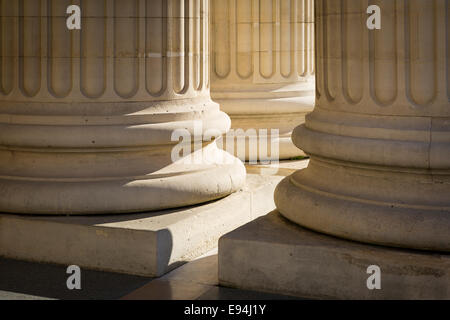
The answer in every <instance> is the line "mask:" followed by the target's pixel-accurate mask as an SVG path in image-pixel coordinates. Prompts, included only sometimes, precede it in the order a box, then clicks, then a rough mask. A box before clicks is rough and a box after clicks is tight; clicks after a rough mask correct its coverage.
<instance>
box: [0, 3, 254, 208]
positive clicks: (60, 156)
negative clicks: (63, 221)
mask: <svg viewBox="0 0 450 320" xmlns="http://www.w3.org/2000/svg"><path fill="white" fill-rule="evenodd" d="M208 3H209V1H207V0H189V1H184V0H167V1H164V0H84V1H80V0H76V1H69V0H21V1H19V0H14V1H12V0H2V1H0V6H1V7H0V8H1V10H0V30H1V31H0V132H1V134H0V190H2V192H1V195H0V211H3V212H19V213H64V214H66V213H68V214H85V213H116V212H133V211H144V210H156V209H163V208H170V207H178V206H184V205H191V204H196V203H200V202H204V201H209V200H212V199H216V198H219V197H222V196H225V195H227V194H229V193H231V192H233V191H235V190H236V189H237V188H238V187H239V186H240V185H241V184H242V182H243V181H244V176H245V169H244V168H243V166H242V165H241V164H239V163H238V162H237V161H236V162H233V161H224V159H225V158H226V157H227V155H226V154H224V153H221V154H220V155H223V157H222V159H221V161H223V162H221V163H218V162H215V160H211V161H208V163H192V164H187V163H186V162H183V163H181V162H180V163H179V162H174V161H173V159H172V155H171V151H172V149H173V147H174V145H175V144H176V143H177V142H176V141H172V133H173V131H174V130H176V129H179V128H184V129H186V130H188V131H189V132H190V133H192V134H193V133H194V130H196V129H195V127H196V126H197V127H198V125H200V127H201V130H202V131H201V132H200V133H202V132H205V131H207V130H208V129H212V128H213V129H215V130H218V131H220V132H222V133H225V132H226V131H227V130H228V129H229V126H230V120H229V118H228V117H227V116H226V115H225V114H224V113H223V112H220V111H219V106H218V105H217V104H216V103H214V102H212V101H211V99H210V95H209V70H208V69H209V68H208V63H209V62H208V56H209V54H208V50H207V48H208V31H209V26H208V19H207V17H208V12H209V7H208ZM72 4H75V5H80V6H81V10H82V24H81V25H82V28H81V30H72V31H70V30H68V28H67V27H66V19H67V15H66V8H67V7H68V6H69V5H72ZM197 134H198V132H197ZM196 138H197V139H198V137H196ZM200 139H201V137H200ZM203 147H204V148H203V149H202V150H201V151H202V152H203V155H204V157H205V159H208V158H212V159H216V158H217V155H218V154H217V152H218V151H217V150H216V145H215V142H214V140H212V141H211V142H204V144H203ZM209 154H211V157H209ZM219 158H220V157H219ZM228 160H230V159H228ZM231 160H232V159H231ZM223 163H225V164H223ZM230 177H231V179H230Z"/></svg>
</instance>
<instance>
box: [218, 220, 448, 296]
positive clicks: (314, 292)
mask: <svg viewBox="0 0 450 320" xmlns="http://www.w3.org/2000/svg"><path fill="white" fill-rule="evenodd" d="M372 265H376V266H378V267H380V270H381V274H380V275H381V278H380V279H381V282H380V283H381V289H380V290H376V289H375V290H369V289H368V287H367V280H368V278H369V277H370V275H371V274H368V273H367V268H368V267H369V266H372ZM219 282H220V284H221V285H223V286H228V287H234V288H239V289H246V290H256V291H264V292H271V293H278V294H287V295H293V296H298V297H301V298H312V299H357V300H359V299H370V300H378V299H380V300H381V299H385V300H398V299H400V300H403V299H408V300H409V299H445V300H447V299H450V256H449V255H448V254H438V253H433V252H423V251H415V250H403V249H392V248H386V247H381V246H374V245H366V244H361V243H358V242H352V241H347V240H342V239H338V238H335V237H330V236H326V235H322V234H319V233H316V232H313V231H310V230H307V229H305V228H302V227H300V226H298V225H296V224H294V223H291V222H289V221H288V220H286V219H285V218H283V217H282V216H281V215H280V214H279V213H278V212H276V211H274V212H272V213H270V214H269V215H266V216H263V217H261V218H258V219H256V220H255V221H252V222H250V223H249V224H247V225H245V226H243V227H240V228H238V229H237V230H235V231H233V232H231V233H229V234H227V235H225V236H223V237H222V238H221V239H220V241H219Z"/></svg>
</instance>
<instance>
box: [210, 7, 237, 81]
mask: <svg viewBox="0 0 450 320" xmlns="http://www.w3.org/2000/svg"><path fill="white" fill-rule="evenodd" d="M231 1H232V0H212V12H213V14H212V25H213V32H214V34H213V35H212V42H213V44H212V45H213V46H214V56H213V57H212V58H213V59H214V72H215V74H216V76H217V77H219V78H226V77H227V76H228V75H229V74H230V72H231V48H230V23H229V16H230V2H231ZM224 12H225V14H224Z"/></svg>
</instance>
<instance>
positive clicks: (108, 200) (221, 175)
mask: <svg viewBox="0 0 450 320" xmlns="http://www.w3.org/2000/svg"><path fill="white" fill-rule="evenodd" d="M201 151H202V152H203V156H204V158H203V160H202V162H199V163H194V164H183V162H182V161H181V162H180V163H174V164H170V165H167V166H165V167H162V168H161V169H160V170H157V171H154V172H151V173H149V174H147V175H141V176H127V175H126V173H127V172H121V171H120V170H118V171H119V172H117V173H116V176H114V175H113V173H112V172H111V174H110V175H106V176H104V177H87V178H76V179H73V178H64V177H63V176H62V177H61V178H49V177H46V178H40V177H33V178H27V177H5V176H3V177H0V190H1V193H0V212H5V213H18V214H46V215H87V214H119V213H132V212H145V211H154V210H162V209H168V208H177V207H183V206H190V205H195V204H200V203H204V202H208V201H211V200H216V199H219V198H223V197H225V196H227V195H229V194H231V193H233V192H235V191H237V190H238V189H239V188H240V187H241V186H242V185H243V184H244V182H245V176H246V170H245V167H244V165H243V164H242V162H241V161H239V160H238V159H236V158H234V157H232V156H231V155H230V154H228V153H226V152H224V151H222V150H220V149H218V148H217V146H216V145H215V143H212V144H210V145H209V146H207V147H205V148H204V149H202V150H201ZM140 159H141V160H142V159H144V157H143V158H140ZM154 161H155V159H154V158H152V157H151V156H150V155H149V156H148V157H147V162H148V166H149V168H151V167H152V166H153V167H154V166H155V164H154V163H152V162H154ZM130 165H131V166H134V165H136V163H134V162H132V161H131V164H130ZM141 165H142V167H144V165H145V163H141ZM135 170H136V169H135ZM112 171H114V170H113V169H112ZM136 171H138V172H140V171H141V168H138V170H136Z"/></svg>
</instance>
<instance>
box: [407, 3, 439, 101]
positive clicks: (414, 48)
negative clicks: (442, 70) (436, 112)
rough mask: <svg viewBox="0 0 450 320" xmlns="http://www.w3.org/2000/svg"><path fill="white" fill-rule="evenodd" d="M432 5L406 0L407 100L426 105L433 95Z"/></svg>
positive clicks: (433, 26) (434, 66) (434, 53)
mask: <svg viewBox="0 0 450 320" xmlns="http://www.w3.org/2000/svg"><path fill="white" fill-rule="evenodd" d="M429 1H432V2H433V5H432V6H429V5H426V4H424V3H423V2H422V1H420V0H410V1H406V4H405V19H406V21H405V22H406V33H407V34H406V48H405V49H406V54H407V57H406V59H407V73H406V77H407V80H406V81H407V83H408V85H407V95H408V99H409V101H410V102H411V103H413V104H416V105H419V106H426V105H428V104H431V103H432V102H433V101H434V100H435V98H436V94H437V90H436V89H437V83H436V82H437V79H436V74H437V70H436V60H435V57H436V54H437V52H436V48H437V46H436V33H437V30H436V27H437V26H436V18H437V17H436V9H437V6H436V1H435V0H429Z"/></svg>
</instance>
